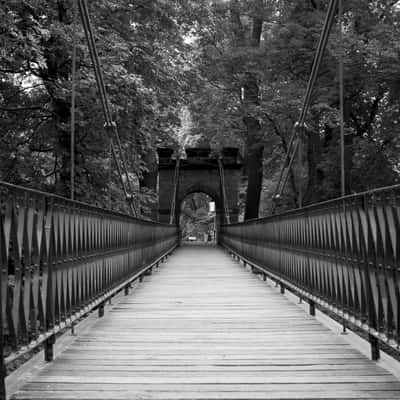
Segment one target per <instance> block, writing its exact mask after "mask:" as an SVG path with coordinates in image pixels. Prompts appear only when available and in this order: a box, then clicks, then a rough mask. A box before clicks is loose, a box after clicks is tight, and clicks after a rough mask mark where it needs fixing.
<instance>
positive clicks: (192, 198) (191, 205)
mask: <svg viewBox="0 0 400 400" xmlns="http://www.w3.org/2000/svg"><path fill="white" fill-rule="evenodd" d="M179 211H180V213H179V226H180V230H181V238H182V242H184V243H209V244H210V243H216V241H217V229H218V222H219V215H218V214H219V213H218V212H217V207H216V203H215V201H214V199H213V198H212V197H211V196H209V195H208V194H206V193H203V192H195V193H190V194H188V195H187V196H186V197H185V198H184V199H183V201H182V202H181V205H180V210H179Z"/></svg>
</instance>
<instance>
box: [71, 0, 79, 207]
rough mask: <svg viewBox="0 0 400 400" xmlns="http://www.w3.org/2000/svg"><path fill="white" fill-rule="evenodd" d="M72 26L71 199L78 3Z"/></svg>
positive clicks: (73, 195)
mask: <svg viewBox="0 0 400 400" xmlns="http://www.w3.org/2000/svg"><path fill="white" fill-rule="evenodd" d="M72 24H73V28H72V77H71V81H72V82H71V149H70V153H71V169H70V174H71V200H74V198H75V99H76V47H77V27H78V3H77V0H74V4H73V22H72Z"/></svg>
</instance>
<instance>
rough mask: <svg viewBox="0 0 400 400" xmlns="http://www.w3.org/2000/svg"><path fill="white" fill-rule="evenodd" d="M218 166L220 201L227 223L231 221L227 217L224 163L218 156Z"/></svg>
mask: <svg viewBox="0 0 400 400" xmlns="http://www.w3.org/2000/svg"><path fill="white" fill-rule="evenodd" d="M218 167H219V179H220V183H221V192H222V203H223V205H224V212H225V219H226V222H227V223H228V224H230V223H231V221H230V217H229V208H228V204H227V201H226V192H225V175H224V165H223V163H222V159H221V157H219V158H218Z"/></svg>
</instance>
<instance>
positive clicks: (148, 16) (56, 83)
mask: <svg viewBox="0 0 400 400" xmlns="http://www.w3.org/2000/svg"><path fill="white" fill-rule="evenodd" d="M88 3H89V8H90V10H89V11H90V16H91V21H92V24H93V29H94V32H95V39H96V45H97V48H98V53H99V56H100V60H101V63H102V69H103V73H104V80H105V83H106V87H107V91H108V95H109V100H110V104H111V109H112V112H113V115H114V119H115V121H116V123H117V125H118V129H119V132H120V136H121V141H122V144H123V148H124V152H125V154H126V157H127V161H128V165H129V169H130V171H132V172H134V175H132V176H133V177H134V180H135V181H137V180H139V179H142V176H143V174H144V173H146V165H145V163H144V162H143V159H144V157H145V155H146V154H147V153H148V152H149V151H154V146H155V144H157V142H159V141H168V140H169V141H174V140H175V139H173V133H174V131H175V130H176V129H177V127H178V126H179V124H180V121H179V118H178V117H177V114H178V110H179V109H180V107H181V104H183V103H184V97H185V91H186V90H187V82H188V80H189V69H188V68H187V62H186V60H185V58H186V44H185V43H184V36H185V34H186V32H188V31H189V30H190V29H191V28H190V24H191V23H192V19H191V18H190V15H189V14H188V12H189V5H188V4H187V2H179V1H177V2H173V3H172V4H171V3H167V2H162V1H155V0H153V1H147V0H146V1H144V0H137V1H127V0H124V1H118V2H117V1H111V0H98V1H95V2H88ZM72 6H73V2H72V0H63V1H58V2H53V3H51V4H50V5H49V3H48V2H46V1H43V0H39V1H35V2H17V1H11V2H7V3H5V2H3V3H2V6H1V9H0V17H1V19H2V21H6V24H5V25H4V26H2V28H1V44H2V52H1V56H0V114H1V119H0V121H1V122H0V126H1V132H2V135H1V137H0V148H1V151H0V161H1V162H2V169H1V171H0V179H4V180H7V181H9V182H13V183H19V184H23V185H26V186H33V187H36V188H40V189H44V190H48V191H53V192H56V193H58V194H61V195H67V196H68V195H69V171H70V144H69V143H70V107H71V106H70V104H71V65H72V63H71V54H72V30H73V26H72V19H73V18H72ZM78 43H79V44H78V49H77V54H78V57H77V58H78V60H77V69H78V87H77V109H76V148H75V153H76V177H75V179H76V197H77V198H78V199H80V200H85V201H89V202H97V203H99V204H101V205H110V201H111V204H113V206H114V207H116V208H121V207H122V208H124V207H125V206H124V204H123V201H122V199H123V196H122V191H121V187H120V185H119V184H118V176H117V174H116V169H115V166H114V165H112V164H111V162H110V153H109V138H108V135H107V133H106V132H105V130H104V127H103V124H104V122H103V117H102V113H101V107H100V103H99V100H98V94H97V88H96V84H95V79H94V74H93V69H92V66H91V61H90V58H89V54H88V50H87V46H86V40H85V36H84V32H83V29H82V27H81V25H80V24H79V27H78ZM175 142H176V140H175ZM110 165H111V169H110ZM137 187H138V185H137ZM142 195H143V196H144V197H146V196H150V197H151V196H152V193H148V192H146V191H145V192H144V193H142ZM137 196H138V194H137Z"/></svg>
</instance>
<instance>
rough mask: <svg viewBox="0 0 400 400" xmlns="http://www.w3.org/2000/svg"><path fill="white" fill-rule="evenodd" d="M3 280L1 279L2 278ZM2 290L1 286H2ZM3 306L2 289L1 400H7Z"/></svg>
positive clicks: (0, 308)
mask: <svg viewBox="0 0 400 400" xmlns="http://www.w3.org/2000/svg"><path fill="white" fill-rule="evenodd" d="M0 279H1V277H0ZM0 288H1V285H0ZM2 314H3V313H2V304H1V289H0V356H1V359H0V362H1V364H0V374H1V376H0V379H1V381H0V400H6V376H7V370H6V366H5V364H4V336H3V315H2Z"/></svg>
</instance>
